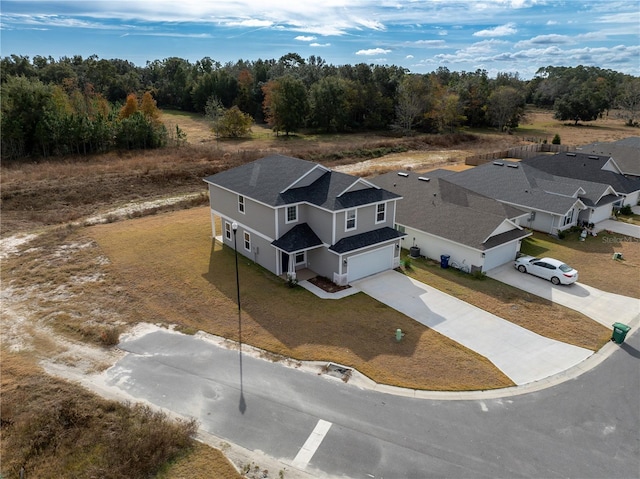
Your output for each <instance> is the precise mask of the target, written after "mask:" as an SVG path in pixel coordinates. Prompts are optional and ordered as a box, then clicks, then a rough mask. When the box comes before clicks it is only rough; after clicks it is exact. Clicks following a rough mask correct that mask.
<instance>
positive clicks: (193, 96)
mask: <svg viewBox="0 0 640 479" xmlns="http://www.w3.org/2000/svg"><path fill="white" fill-rule="evenodd" d="M0 87H1V88H2V91H1V94H2V117H1V120H2V125H1V126H2V134H3V145H2V153H3V156H5V155H7V157H23V156H33V155H42V156H49V155H56V154H67V153H82V154H85V153H91V152H96V151H105V150H108V149H112V148H153V147H157V146H162V145H163V144H166V142H167V132H166V130H164V131H163V128H162V127H161V124H160V123H159V122H158V120H157V118H153V117H152V116H149V115H148V114H146V113H145V112H144V109H143V108H142V100H143V97H144V96H145V95H147V94H148V95H149V98H150V99H151V100H153V101H155V102H156V104H157V107H159V108H172V109H180V110H184V111H191V112H197V113H201V114H203V115H206V116H207V117H208V118H209V119H210V120H211V124H212V128H213V129H214V131H215V132H216V135H218V136H240V135H242V134H244V133H246V131H247V130H248V128H249V127H250V124H251V123H252V122H253V121H255V122H258V123H263V122H264V123H267V124H268V125H270V126H271V127H272V128H273V130H274V131H276V132H277V133H280V132H282V133H284V134H289V133H292V132H296V131H299V130H300V129H303V128H313V129H316V130H318V131H323V132H334V131H338V132H349V131H361V130H382V129H389V128H391V129H394V130H396V131H398V132H399V133H401V134H410V133H411V132H414V131H421V132H432V133H437V132H443V131H452V130H455V129H456V128H459V127H461V126H469V127H495V128H497V129H498V130H500V131H504V130H508V129H511V128H515V127H517V126H518V124H519V122H520V120H521V118H522V115H523V113H524V107H525V104H527V103H529V104H533V105H536V106H539V107H544V108H549V109H553V110H554V112H555V116H556V118H558V119H560V120H569V121H573V122H575V123H578V122H580V121H592V120H594V119H596V118H598V117H599V116H601V115H603V114H607V113H608V111H609V110H610V109H612V108H619V109H622V110H624V112H625V115H626V118H625V121H626V122H627V124H629V125H636V126H637V115H638V108H639V107H640V78H638V77H634V76H631V75H626V74H623V73H619V72H615V71H612V70H606V69H601V68H598V67H584V66H578V67H552V66H549V67H544V68H540V69H539V70H538V72H537V73H536V75H535V76H534V78H532V79H531V80H523V79H521V78H520V77H519V75H518V74H511V73H498V74H497V75H496V76H495V77H494V78H490V77H489V75H488V73H487V72H486V71H485V70H476V71H474V72H465V71H462V72H455V71H450V70H448V69H447V68H446V67H440V68H438V69H437V70H435V71H433V72H431V73H427V74H413V73H410V72H409V71H408V70H406V69H404V68H401V67H398V66H393V65H391V66H389V65H372V64H364V63H360V64H356V65H340V66H336V65H331V64H328V63H327V62H326V61H325V60H323V59H322V58H321V57H317V56H310V57H309V58H307V59H304V58H302V57H301V56H300V55H298V54H296V53H289V54H287V55H284V56H282V57H281V58H279V59H277V60H276V59H269V60H262V59H258V60H255V61H248V60H238V61H237V62H235V63H232V62H229V63H226V64H221V63H220V62H217V61H215V60H213V59H211V58H209V57H205V58H203V59H201V60H198V61H196V62H195V63H192V62H190V61H188V60H185V59H182V58H176V57H171V58H167V59H164V60H154V61H151V62H147V64H146V65H145V66H144V67H139V66H136V65H134V64H133V63H131V62H129V61H126V60H121V59H111V60H107V59H100V58H98V57H97V56H95V55H92V56H90V57H88V58H82V57H81V56H73V57H71V58H69V57H62V58H60V59H58V60H55V59H53V58H51V57H46V58H45V57H42V56H35V57H34V58H33V59H30V58H29V57H26V56H18V55H11V56H8V57H4V58H2V60H0ZM132 93H133V94H134V95H136V97H137V104H138V110H136V112H134V114H132V115H130V116H128V117H123V116H122V115H121V109H122V107H123V106H124V105H125V104H126V103H127V101H128V100H127V98H128V96H129V95H131V94H132ZM148 101H149V99H147V103H148ZM178 133H179V132H178ZM5 147H6V149H5Z"/></svg>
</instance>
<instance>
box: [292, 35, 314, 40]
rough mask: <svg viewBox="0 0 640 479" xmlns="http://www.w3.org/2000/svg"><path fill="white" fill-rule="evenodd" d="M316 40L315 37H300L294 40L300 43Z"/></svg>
mask: <svg viewBox="0 0 640 479" xmlns="http://www.w3.org/2000/svg"><path fill="white" fill-rule="evenodd" d="M316 38H317V37H313V36H305V35H298V36H297V37H296V38H294V40H298V41H301V42H312V41H314V40H315V39H316Z"/></svg>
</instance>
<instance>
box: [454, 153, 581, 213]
mask: <svg viewBox="0 0 640 479" xmlns="http://www.w3.org/2000/svg"><path fill="white" fill-rule="evenodd" d="M499 165H501V166H499ZM538 180H543V181H542V182H543V184H544V188H541V187H540V186H539V185H538ZM446 181H449V182H451V183H455V184H457V185H459V186H462V187H464V188H467V189H469V190H471V191H474V192H476V193H478V194H480V195H483V196H487V197H489V198H495V199H496V200H500V201H501V202H507V203H511V204H513V205H517V206H520V207H523V208H527V209H534V210H539V211H547V212H550V213H554V214H557V215H565V214H567V212H568V211H569V210H570V209H571V208H572V207H573V206H574V205H575V203H576V202H577V201H580V200H579V199H578V198H572V197H568V196H563V195H565V194H566V192H567V191H570V190H573V191H574V192H575V191H576V188H575V187H573V186H571V187H568V185H570V184H571V182H570V181H568V180H566V179H564V180H563V181H558V179H557V178H554V177H553V175H550V174H548V173H545V172H542V171H540V170H536V169H535V168H532V167H531V166H529V165H527V164H526V163H521V162H511V161H506V160H501V161H499V162H494V163H486V164H484V165H480V166H476V167H475V168H471V169H469V170H465V171H461V172H458V173H455V174H453V175H449V176H447V177H446ZM554 183H557V184H556V185H555V190H556V191H552V190H553V189H554V188H552V187H551V185H553V184H554Z"/></svg>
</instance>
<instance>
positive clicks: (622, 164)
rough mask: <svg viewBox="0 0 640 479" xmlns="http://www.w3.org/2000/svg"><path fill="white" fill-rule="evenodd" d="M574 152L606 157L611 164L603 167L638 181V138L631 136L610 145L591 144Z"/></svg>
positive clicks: (639, 154) (639, 145)
mask: <svg viewBox="0 0 640 479" xmlns="http://www.w3.org/2000/svg"><path fill="white" fill-rule="evenodd" d="M576 151H578V152H581V153H587V154H596V155H601V156H606V157H608V158H610V159H611V162H610V163H609V164H607V165H605V166H604V167H603V169H608V170H610V171H613V172H615V173H619V174H622V175H625V176H627V177H629V178H635V179H640V137H639V136H632V137H629V138H625V139H624V140H618V141H614V142H611V143H591V144H590V145H585V146H582V147H580V148H577V149H576Z"/></svg>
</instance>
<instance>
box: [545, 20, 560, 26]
mask: <svg viewBox="0 0 640 479" xmlns="http://www.w3.org/2000/svg"><path fill="white" fill-rule="evenodd" d="M546 24H547V25H558V22H557V21H556V20H549V21H547V23H546Z"/></svg>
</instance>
